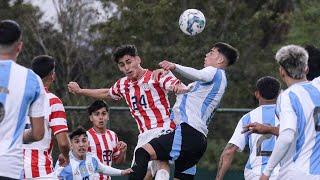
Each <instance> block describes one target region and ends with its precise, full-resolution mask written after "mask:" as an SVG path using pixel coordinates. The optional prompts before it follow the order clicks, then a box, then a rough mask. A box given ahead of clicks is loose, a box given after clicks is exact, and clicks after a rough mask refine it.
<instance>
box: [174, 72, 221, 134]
mask: <svg viewBox="0 0 320 180" xmlns="http://www.w3.org/2000/svg"><path fill="white" fill-rule="evenodd" d="M207 68H209V67H207ZM210 68H214V67H210ZM214 69H215V70H214V71H215V73H214V74H212V80H211V81H210V82H206V83H205V82H201V81H195V82H193V83H192V84H189V85H188V86H190V87H192V89H191V91H190V92H188V93H185V94H181V95H178V96H177V100H176V103H175V104H174V106H173V109H172V113H171V119H174V120H178V121H181V122H185V123H188V124H189V125H190V126H192V127H193V128H195V129H197V130H198V131H199V132H201V133H203V134H204V135H205V136H206V135H207V134H208V129H207V124H208V123H209V120H210V118H211V117H212V115H213V114H214V112H215V110H216V109H217V108H218V105H219V103H220V100H221V98H222V96H223V94H224V92H225V88H226V87H227V78H226V75H225V71H224V70H223V69H217V68H214Z"/></svg>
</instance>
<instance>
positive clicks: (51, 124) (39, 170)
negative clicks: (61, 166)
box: [23, 90, 68, 179]
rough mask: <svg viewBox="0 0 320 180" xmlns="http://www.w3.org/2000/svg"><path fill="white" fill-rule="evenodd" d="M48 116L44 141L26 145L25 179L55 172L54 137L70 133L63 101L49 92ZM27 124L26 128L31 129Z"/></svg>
mask: <svg viewBox="0 0 320 180" xmlns="http://www.w3.org/2000/svg"><path fill="white" fill-rule="evenodd" d="M46 96H47V100H48V101H47V103H46V108H45V110H46V116H45V118H44V120H45V122H44V126H45V127H44V129H45V133H44V136H43V138H42V140H40V141H37V142H33V143H30V144H24V145H23V148H24V153H23V154H24V173H25V178H27V179H31V178H37V177H46V176H48V175H49V174H50V173H52V172H53V161H52V156H51V153H52V148H53V143H54V142H53V139H52V138H53V135H56V134H58V133H60V132H66V131H68V126H67V122H66V113H65V110H64V107H63V104H62V101H61V100H60V99H59V98H58V97H57V96H56V95H55V94H53V93H51V92H49V91H48V90H47V92H46ZM28 123H30V122H27V125H26V128H28V127H30V124H28Z"/></svg>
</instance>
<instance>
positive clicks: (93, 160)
mask: <svg viewBox="0 0 320 180" xmlns="http://www.w3.org/2000/svg"><path fill="white" fill-rule="evenodd" d="M92 164H93V168H94V172H97V171H98V167H99V162H98V160H97V158H95V157H92Z"/></svg>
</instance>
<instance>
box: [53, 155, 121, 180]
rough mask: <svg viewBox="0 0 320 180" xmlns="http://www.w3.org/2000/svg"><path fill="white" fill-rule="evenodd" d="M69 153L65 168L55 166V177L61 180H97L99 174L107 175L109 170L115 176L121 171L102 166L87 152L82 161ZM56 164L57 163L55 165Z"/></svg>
mask: <svg viewBox="0 0 320 180" xmlns="http://www.w3.org/2000/svg"><path fill="white" fill-rule="evenodd" d="M71 154H72V153H71V152H70V163H69V165H67V166H66V167H59V166H58V165H56V168H55V172H54V174H55V176H56V177H58V178H59V179H63V180H96V179H99V174H98V173H99V172H100V173H104V174H107V173H108V171H109V169H111V170H113V171H116V172H117V174H115V175H117V176H120V175H121V170H119V169H115V168H112V167H109V166H106V165H104V164H102V163H101V162H100V161H99V159H98V158H97V157H96V156H95V155H94V154H92V153H90V152H88V153H87V154H86V158H85V159H84V160H79V159H77V158H75V157H74V156H73V155H71ZM57 164H58V163H57Z"/></svg>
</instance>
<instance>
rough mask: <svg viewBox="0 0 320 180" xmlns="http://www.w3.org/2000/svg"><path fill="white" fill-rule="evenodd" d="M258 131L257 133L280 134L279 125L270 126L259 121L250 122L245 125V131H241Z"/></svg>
mask: <svg viewBox="0 0 320 180" xmlns="http://www.w3.org/2000/svg"><path fill="white" fill-rule="evenodd" d="M246 132H248V133H250V134H251V133H257V134H273V135H275V136H279V126H277V127H275V126H270V125H265V124H260V123H257V122H254V123H250V124H248V125H246V126H244V127H243V131H242V132H241V133H246Z"/></svg>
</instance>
